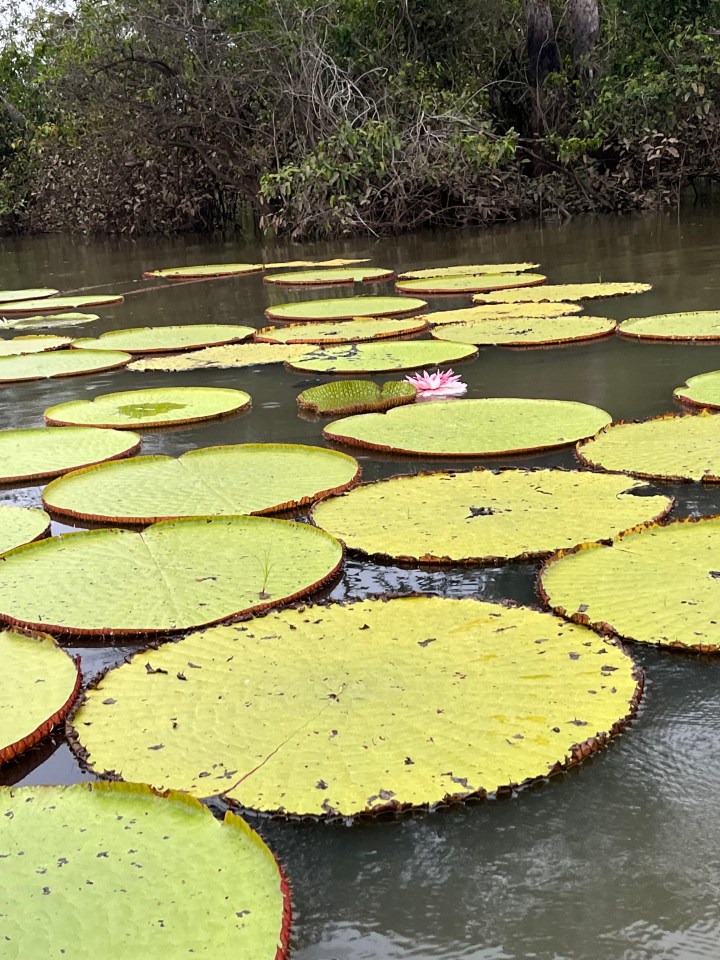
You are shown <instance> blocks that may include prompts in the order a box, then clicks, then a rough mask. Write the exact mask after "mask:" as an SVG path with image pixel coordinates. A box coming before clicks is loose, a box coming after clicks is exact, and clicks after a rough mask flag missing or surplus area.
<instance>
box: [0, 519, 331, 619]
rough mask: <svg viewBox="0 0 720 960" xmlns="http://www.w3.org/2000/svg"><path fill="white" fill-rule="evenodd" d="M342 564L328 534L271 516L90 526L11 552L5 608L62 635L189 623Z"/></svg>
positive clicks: (279, 592) (3, 612)
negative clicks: (128, 527) (141, 525)
mask: <svg viewBox="0 0 720 960" xmlns="http://www.w3.org/2000/svg"><path fill="white" fill-rule="evenodd" d="M341 564H342V548H341V546H340V544H339V543H338V542H337V540H334V539H333V538H332V537H331V536H329V534H327V533H325V532H324V531H322V530H319V529H318V528H316V527H311V526H309V525H308V524H306V523H290V522H288V521H286V520H271V519H266V518H265V517H204V518H202V519H191V520H170V521H166V522H164V523H156V524H154V525H153V526H151V527H147V529H145V530H143V531H142V533H135V532H133V531H131V530H119V529H111V530H88V531H84V532H82V533H70V534H66V535H65V536H61V537H52V538H51V539H49V540H40V541H38V542H37V543H30V544H27V545H26V546H23V547H18V548H17V550H11V551H10V552H9V553H6V554H5V555H4V558H3V562H2V563H1V564H0V616H2V617H3V618H4V619H5V620H7V621H8V622H10V623H14V624H17V625H20V626H29V627H32V628H35V629H46V630H50V631H53V632H58V633H76V634H88V635H92V634H94V635H98V636H103V635H108V636H109V635H112V634H128V633H164V632H169V631H177V630H186V629H188V628H190V627H199V626H207V625H208V624H211V623H218V622H219V621H221V620H227V619H229V618H231V617H234V616H236V615H240V614H245V613H249V612H252V611H256V610H264V609H267V608H269V607H277V606H279V605H280V604H282V603H286V602H288V601H289V600H293V599H295V598H297V597H302V596H305V594H307V593H309V592H310V591H312V590H314V589H316V588H317V587H319V586H321V585H322V584H323V583H325V582H326V581H327V580H329V579H330V578H331V577H332V576H333V575H334V574H335V573H336V572H337V570H338V569H339V568H340V565H341Z"/></svg>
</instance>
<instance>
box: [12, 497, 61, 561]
mask: <svg viewBox="0 0 720 960" xmlns="http://www.w3.org/2000/svg"><path fill="white" fill-rule="evenodd" d="M49 530H50V517H49V516H48V515H47V514H46V513H45V511H44V510H37V509H35V508H34V507H18V506H15V505H14V504H2V505H0V554H2V553H7V551H8V550H13V549H14V548H15V547H19V546H21V545H22V544H23V543H31V542H32V541H33V540H39V539H40V538H41V537H44V536H45V535H46V534H47V533H48V532H49Z"/></svg>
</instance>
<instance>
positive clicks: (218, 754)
mask: <svg viewBox="0 0 720 960" xmlns="http://www.w3.org/2000/svg"><path fill="white" fill-rule="evenodd" d="M146 665H147V666H146ZM640 677H641V675H640V673H639V671H638V669H637V668H636V667H635V665H634V664H633V662H632V660H630V658H629V657H628V656H627V655H626V654H625V653H624V652H623V651H622V650H621V649H619V648H618V647H616V646H614V645H613V644H612V643H608V642H607V641H604V640H600V638H598V637H596V636H594V635H593V634H592V633H591V632H590V631H589V630H585V629H583V628H582V627H578V626H575V625H574V624H565V623H563V622H562V621H560V620H558V619H556V618H554V617H552V616H550V615H548V614H543V613H540V612H538V611H535V610H530V609H527V608H522V607H515V608H509V607H505V606H502V605H500V604H494V603H483V602H480V601H478V600H452V599H448V598H440V597H403V598H397V599H391V600H387V601H383V600H365V601H362V602H358V603H351V604H348V605H342V604H330V605H327V606H320V605H318V606H309V607H303V608H300V609H293V610H287V611H284V612H282V613H279V614H270V615H268V616H266V617H263V618H261V619H257V620H252V621H249V622H248V623H245V624H243V625H242V626H229V627H220V628H216V629H213V630H209V631H203V632H200V633H194V634H191V635H190V636H188V637H186V638H184V639H182V640H180V641H179V642H178V643H172V644H165V645H164V646H162V647H160V649H159V650H153V651H151V652H149V653H144V654H141V655H137V656H135V657H134V658H133V659H132V660H130V661H129V663H127V664H124V665H122V666H120V667H119V668H118V669H116V670H112V671H110V672H109V673H108V674H106V675H105V676H104V677H103V678H102V680H101V681H100V682H99V683H98V685H97V687H95V688H94V689H92V690H90V691H89V692H88V695H87V699H86V701H85V703H84V704H83V706H82V707H80V709H79V710H78V712H77V714H76V716H75V718H74V721H73V723H74V729H75V732H76V736H77V737H78V738H79V748H80V750H81V751H82V755H83V757H84V758H85V760H86V762H87V763H88V764H89V765H90V767H91V768H92V769H93V770H94V771H96V772H98V773H102V772H104V771H113V772H114V773H115V774H119V775H120V776H121V777H123V778H125V779H137V780H144V781H147V782H148V783H152V784H153V785H154V786H156V787H158V788H162V789H165V788H167V787H171V786H175V787H177V788H180V789H182V790H186V791H188V793H190V794H193V795H195V796H198V797H205V796H208V795H211V794H221V795H222V796H223V797H224V798H225V799H227V800H231V801H234V802H235V803H237V804H240V805H241V806H242V807H245V808H249V809H253V810H258V811H263V812H270V813H273V814H280V815H302V816H306V815H311V816H318V817H322V816H334V815H342V816H354V815H357V814H364V813H377V812H379V811H381V810H388V809H390V810H392V809H396V810H397V809H403V808H405V807H423V806H429V807H432V806H435V805H437V804H440V803H443V802H449V801H457V800H464V799H467V798H468V797H477V796H494V795H496V794H498V793H499V792H502V791H507V790H509V789H512V788H516V787H519V786H522V785H525V784H528V783H531V782H532V781H534V780H537V779H540V778H543V777H547V776H548V775H549V774H552V773H556V772H558V771H560V770H562V769H563V768H564V767H569V766H573V765H574V764H576V763H578V762H579V761H580V760H581V759H582V758H583V757H585V756H587V755H588V754H590V753H592V752H593V750H596V749H597V748H599V747H600V746H601V745H602V744H604V743H605V742H606V741H607V740H608V739H609V737H610V736H611V735H612V734H613V733H615V732H616V731H617V730H619V729H620V727H621V726H622V725H623V723H624V722H625V720H626V719H627V718H628V717H629V716H630V715H631V714H632V713H634V711H635V709H636V706H637V702H638V700H639V697H640V690H641V682H640ZM210 717H211V718H212V722H208V718H210ZM157 744H162V745H163V749H153V748H156V747H157Z"/></svg>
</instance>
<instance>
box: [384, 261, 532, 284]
mask: <svg viewBox="0 0 720 960" xmlns="http://www.w3.org/2000/svg"><path fill="white" fill-rule="evenodd" d="M539 266H540V264H539V263H460V264H456V265H455V266H453V267H427V268H426V269H424V270H408V271H407V272H406V273H401V274H400V275H399V277H398V279H400V280H425V279H427V278H433V277H457V276H463V277H468V276H475V275H477V274H478V273H492V274H498V273H524V272H525V271H526V270H534V269H535V268H536V267H539Z"/></svg>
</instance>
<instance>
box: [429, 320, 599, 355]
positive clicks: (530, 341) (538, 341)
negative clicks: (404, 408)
mask: <svg viewBox="0 0 720 960" xmlns="http://www.w3.org/2000/svg"><path fill="white" fill-rule="evenodd" d="M614 332H615V321H614V320H610V319H609V318H608V317H586V316H570V317H495V318H492V317H483V318H482V319H478V320H470V321H468V322H466V323H448V324H443V325H442V326H440V327H436V328H435V329H433V330H432V335H433V337H435V339H436V340H451V341H452V342H453V343H475V344H478V345H488V344H496V345H498V346H502V347H541V346H542V347H544V346H550V345H552V344H563V343H574V342H577V341H582V340H597V339H598V338H599V337H607V336H610V335H611V334H612V333H614Z"/></svg>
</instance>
